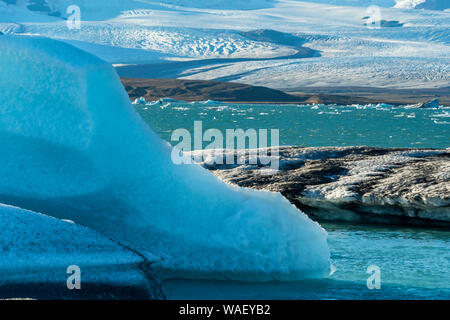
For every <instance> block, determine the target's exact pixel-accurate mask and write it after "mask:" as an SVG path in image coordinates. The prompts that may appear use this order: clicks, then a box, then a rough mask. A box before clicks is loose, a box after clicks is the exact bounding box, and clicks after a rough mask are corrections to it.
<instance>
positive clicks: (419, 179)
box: [200, 147, 450, 230]
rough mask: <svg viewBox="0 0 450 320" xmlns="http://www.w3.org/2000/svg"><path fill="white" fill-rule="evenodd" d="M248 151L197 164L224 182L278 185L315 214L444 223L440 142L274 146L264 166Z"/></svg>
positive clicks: (444, 156)
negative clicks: (436, 145) (225, 161)
mask: <svg viewBox="0 0 450 320" xmlns="http://www.w3.org/2000/svg"><path fill="white" fill-rule="evenodd" d="M256 152H257V151H256V150H252V151H250V152H245V151H237V152H235V157H236V160H237V159H238V158H239V159H240V160H241V161H242V162H243V163H244V164H241V165H218V164H214V163H208V162H202V163H200V164H201V165H202V166H203V167H205V168H207V169H209V170H211V171H212V172H213V173H214V174H215V175H217V176H218V177H220V178H221V179H222V180H224V181H226V182H228V183H231V184H235V185H238V186H241V187H248V188H254V189H264V190H270V191H276V192H280V193H282V194H283V195H284V196H285V197H286V198H287V199H288V200H289V201H290V202H291V203H293V204H294V205H295V206H297V207H298V208H299V209H301V210H302V211H303V212H305V213H306V214H308V215H309V216H310V217H311V218H312V219H314V220H317V221H342V222H352V223H364V224H366V223H370V224H373V223H374V224H389V225H405V226H415V227H433V228H434V227H437V228H444V229H449V230H450V150H448V149H446V150H432V149H401V148H398V149H386V148H370V147H322V148H302V147H281V148H280V150H279V161H280V170H279V171H278V172H276V173H272V174H261V173H262V172H263V171H264V169H267V168H265V166H264V165H262V164H260V163H259V164H258V165H252V164H249V156H250V157H254V156H255V153H256ZM267 152H268V154H269V155H270V154H271V151H270V149H268V151H267ZM204 153H211V151H204ZM210 159H211V158H210ZM235 163H236V162H235Z"/></svg>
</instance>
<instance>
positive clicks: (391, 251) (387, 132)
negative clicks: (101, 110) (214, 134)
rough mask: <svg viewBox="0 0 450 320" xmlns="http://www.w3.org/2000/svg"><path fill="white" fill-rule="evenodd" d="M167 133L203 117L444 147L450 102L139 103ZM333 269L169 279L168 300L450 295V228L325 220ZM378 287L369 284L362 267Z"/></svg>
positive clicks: (319, 138) (350, 140)
mask: <svg viewBox="0 0 450 320" xmlns="http://www.w3.org/2000/svg"><path fill="white" fill-rule="evenodd" d="M136 109H137V110H138V111H139V113H140V114H141V115H142V117H143V118H144V120H145V121H146V122H147V123H148V124H149V125H150V126H151V127H152V128H153V129H154V130H155V131H156V132H157V133H158V134H159V135H160V136H161V137H162V138H164V139H166V140H167V141H170V137H171V134H172V131H173V130H174V129H177V128H186V129H188V130H190V131H191V132H192V128H193V123H194V121H196V120H202V122H203V130H206V129H209V128H217V129H219V130H221V131H222V132H223V133H224V135H225V130H226V129H235V128H242V129H249V128H254V129H279V130H280V144H281V145H303V146H348V145H368V146H379V147H430V148H447V147H449V141H450V109H448V108H447V109H444V108H441V109H432V110H412V109H405V108H392V107H386V106H368V107H363V106H342V107H339V106H297V105H230V104H225V105H208V104H200V103H196V104H186V103H172V104H164V103H163V104H161V105H160V104H155V105H136ZM322 226H323V227H324V228H325V229H326V230H327V231H328V233H329V238H328V244H329V246H330V250H331V258H332V263H333V265H334V267H335V268H336V271H335V272H334V273H333V274H332V275H331V276H330V277H329V278H328V279H323V280H308V281H299V282H271V283H246V282H235V281H211V280H186V279H171V280H165V281H164V282H163V286H164V289H165V291H166V293H167V295H168V297H169V298H170V299H450V232H449V231H442V230H441V231H439V230H425V229H410V228H399V227H380V226H361V225H350V224H330V223H322ZM371 265H376V266H378V267H379V268H380V270H381V289H380V290H369V289H368V288H367V278H368V277H369V276H370V275H369V274H367V273H366V271H367V267H368V266H371Z"/></svg>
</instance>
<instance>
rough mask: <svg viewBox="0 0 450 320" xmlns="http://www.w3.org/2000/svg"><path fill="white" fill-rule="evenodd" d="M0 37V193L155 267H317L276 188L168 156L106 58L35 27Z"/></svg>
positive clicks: (285, 270) (320, 249)
mask: <svg viewBox="0 0 450 320" xmlns="http://www.w3.org/2000/svg"><path fill="white" fill-rule="evenodd" d="M0 48H1V50H0V88H1V90H2V95H1V96H0V106H1V107H0V135H1V139H0V150H1V153H0V202H3V203H7V204H11V205H15V206H19V207H21V208H26V209H30V210H34V211H38V212H43V213H45V214H48V215H52V216H55V217H58V218H61V219H70V220H72V221H74V222H75V223H77V224H80V225H84V226H87V227H90V228H92V229H93V230H96V231H98V232H100V233H102V234H103V235H106V236H107V237H109V238H111V239H114V240H115V241H118V242H120V243H122V244H125V245H127V246H129V247H131V248H133V249H134V250H136V251H138V252H139V253H141V254H143V255H144V256H147V257H150V258H151V259H153V258H154V255H153V254H156V255H158V256H160V257H161V260H160V261H159V262H157V263H156V266H157V267H158V268H159V270H160V271H161V272H162V273H164V274H165V275H167V276H169V275H171V276H183V277H203V278H219V279H220V278H233V279H245V280H272V279H282V280H292V279H301V278H315V277H323V276H327V275H328V274H329V271H330V255H329V249H328V246H327V243H326V232H325V231H324V230H323V229H322V228H321V227H320V225H318V224H317V223H315V222H313V221H311V220H310V219H309V218H308V217H307V216H306V215H304V214H303V213H302V212H300V211H298V210H297V209H296V208H294V207H293V206H292V205H291V204H290V203H289V202H288V201H287V200H286V199H285V198H283V197H282V196H281V195H280V194H277V193H271V192H259V191H254V190H249V189H241V188H236V187H232V186H230V185H227V184H225V183H223V182H221V181H220V180H218V178H216V177H215V176H214V175H212V174H210V173H209V172H208V171H207V170H205V169H203V168H201V167H200V166H196V165H191V166H189V165H183V166H177V165H175V164H173V163H172V161H171V158H170V153H171V149H170V146H169V145H168V144H167V143H166V142H164V141H163V140H162V139H160V138H159V137H158V136H157V135H156V134H155V133H154V132H153V131H152V130H151V129H150V128H148V126H147V125H146V124H145V123H144V122H143V121H142V120H141V118H140V117H139V116H138V115H137V113H136V112H135V111H134V109H133V107H132V106H131V103H130V101H129V98H128V96H127V94H126V93H125V91H124V89H123V87H122V85H121V83H120V80H119V77H118V76H117V74H116V72H115V71H114V69H113V68H112V67H111V66H110V65H109V64H107V63H105V62H103V61H102V60H100V59H98V58H97V57H95V56H92V55H90V54H88V53H85V52H83V51H81V50H79V49H77V48H75V47H72V46H70V45H68V44H65V43H61V42H58V41H55V40H50V39H44V38H37V37H28V36H19V37H17V36H1V37H0Z"/></svg>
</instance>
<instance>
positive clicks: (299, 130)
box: [136, 103, 450, 149]
mask: <svg viewBox="0 0 450 320" xmlns="http://www.w3.org/2000/svg"><path fill="white" fill-rule="evenodd" d="M136 108H137V110H138V111H139V113H140V114H141V115H142V117H143V118H144V120H145V121H146V122H147V123H148V124H149V125H150V126H151V127H152V128H153V130H155V131H156V133H158V134H159V135H160V136H161V137H162V138H163V139H165V140H168V141H170V138H171V134H172V131H173V130H174V129H176V128H186V129H188V130H190V131H191V132H192V130H193V127H194V121H202V125H203V130H204V131H206V130H207V129H210V128H216V129H219V130H221V132H223V135H224V136H225V130H226V129H237V128H241V129H244V130H247V129H250V128H252V129H256V130H258V129H279V133H280V145H296V146H305V147H320V146H356V145H366V146H371V147H404V148H444V149H445V148H448V147H450V108H439V109H405V108H403V107H391V106H385V105H377V106H359V105H357V106H325V105H309V106H302V105H270V104H264V105H262V104H261V105H243V104H202V103H195V104H190V103H162V104H159V103H156V104H155V105H136ZM205 145H206V144H205Z"/></svg>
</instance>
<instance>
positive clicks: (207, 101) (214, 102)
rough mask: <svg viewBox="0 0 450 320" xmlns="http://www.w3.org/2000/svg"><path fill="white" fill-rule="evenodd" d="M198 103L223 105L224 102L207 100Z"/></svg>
mask: <svg viewBox="0 0 450 320" xmlns="http://www.w3.org/2000/svg"><path fill="white" fill-rule="evenodd" d="M198 103H201V104H221V103H222V102H220V101H215V100H206V101H199V102H198Z"/></svg>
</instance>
